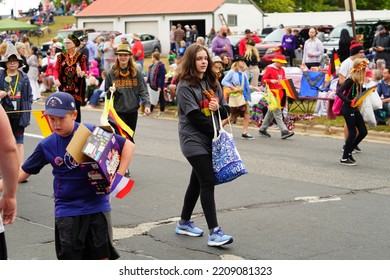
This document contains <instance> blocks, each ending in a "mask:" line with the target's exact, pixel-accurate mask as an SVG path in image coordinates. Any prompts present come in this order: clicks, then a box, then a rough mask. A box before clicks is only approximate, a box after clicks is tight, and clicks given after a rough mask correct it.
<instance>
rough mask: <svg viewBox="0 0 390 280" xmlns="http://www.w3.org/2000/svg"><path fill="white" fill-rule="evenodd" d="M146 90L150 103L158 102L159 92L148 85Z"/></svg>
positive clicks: (155, 103)
mask: <svg viewBox="0 0 390 280" xmlns="http://www.w3.org/2000/svg"><path fill="white" fill-rule="evenodd" d="M148 92H149V98H150V104H152V105H154V106H156V105H157V104H158V98H159V96H160V92H159V91H157V90H154V89H152V88H151V87H150V86H149V85H148Z"/></svg>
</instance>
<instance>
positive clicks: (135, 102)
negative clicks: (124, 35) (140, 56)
mask: <svg viewBox="0 0 390 280" xmlns="http://www.w3.org/2000/svg"><path fill="white" fill-rule="evenodd" d="M132 54H133V53H132V52H131V50H130V47H129V45H128V44H120V45H118V48H117V49H116V52H115V55H116V60H115V63H114V65H113V66H112V69H111V70H110V71H109V72H108V74H107V78H106V84H105V91H106V92H107V98H108V99H110V98H111V93H112V95H113V96H114V109H115V111H116V112H117V113H118V116H119V117H120V118H121V119H122V120H123V121H124V122H125V123H126V124H127V125H128V126H129V127H130V128H131V130H132V131H133V135H132V136H131V137H133V136H134V133H135V129H136V127H137V120H138V109H139V107H140V103H141V102H140V101H142V103H143V104H144V105H145V114H146V115H149V114H150V106H151V104H150V99H149V93H148V89H147V87H146V83H145V80H144V77H143V76H142V73H141V72H139V71H137V68H136V66H135V63H134V61H133V58H132ZM130 140H132V141H133V142H134V139H130Z"/></svg>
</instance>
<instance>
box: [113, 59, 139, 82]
mask: <svg viewBox="0 0 390 280" xmlns="http://www.w3.org/2000/svg"><path fill="white" fill-rule="evenodd" d="M112 69H113V70H114V77H115V78H119V73H120V72H121V67H120V64H119V59H116V60H115V63H114V65H113V66H112ZM127 69H128V71H130V77H131V78H135V77H136V76H137V68H136V67H135V62H134V61H133V57H132V56H130V57H129V61H128V62H127Z"/></svg>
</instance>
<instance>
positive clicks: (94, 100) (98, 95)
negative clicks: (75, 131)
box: [86, 70, 107, 109]
mask: <svg viewBox="0 0 390 280" xmlns="http://www.w3.org/2000/svg"><path fill="white" fill-rule="evenodd" d="M106 77H107V71H106V70H103V72H102V80H103V81H102V83H101V84H100V86H99V88H97V89H95V90H94V91H93V93H92V96H91V98H90V99H89V102H88V105H87V106H86V108H89V109H91V108H96V107H97V105H98V103H99V100H100V99H102V98H104V97H105V96H106V92H105V91H104V87H105V80H106Z"/></svg>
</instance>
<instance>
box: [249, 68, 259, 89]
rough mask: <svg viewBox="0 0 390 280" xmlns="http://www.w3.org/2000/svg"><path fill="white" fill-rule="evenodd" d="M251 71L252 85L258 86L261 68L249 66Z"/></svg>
mask: <svg viewBox="0 0 390 280" xmlns="http://www.w3.org/2000/svg"><path fill="white" fill-rule="evenodd" d="M249 71H250V72H251V73H252V80H251V86H254V87H258V86H259V76H260V69H259V67H258V66H257V65H256V66H253V65H251V66H249Z"/></svg>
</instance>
